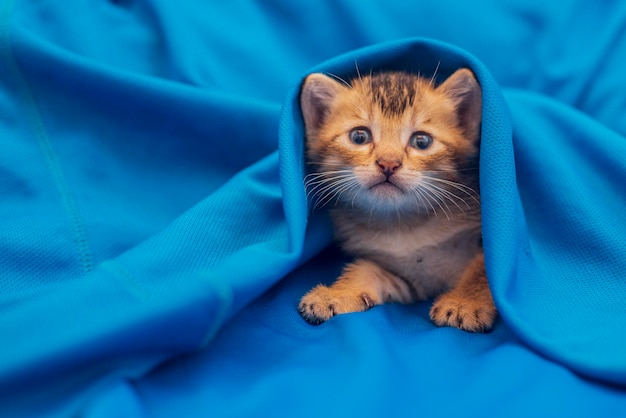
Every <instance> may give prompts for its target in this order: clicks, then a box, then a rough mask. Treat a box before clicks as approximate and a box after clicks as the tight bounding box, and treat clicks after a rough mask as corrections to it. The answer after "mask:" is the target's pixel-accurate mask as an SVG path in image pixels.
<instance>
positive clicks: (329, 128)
mask: <svg viewBox="0 0 626 418" xmlns="http://www.w3.org/2000/svg"><path fill="white" fill-rule="evenodd" d="M300 101H301V108H302V113H303V115H304V119H305V127H306V136H307V154H308V157H309V160H310V162H311V163H312V164H313V165H314V166H315V172H314V173H312V174H310V175H309V176H308V178H307V189H308V192H309V193H310V194H312V195H315V196H316V198H317V200H318V203H321V204H326V203H335V202H336V203H339V204H343V205H345V204H349V205H351V206H352V207H354V208H357V209H362V210H364V211H368V212H376V213H378V212H398V211H400V212H420V211H421V212H422V213H424V212H437V211H438V210H439V208H441V209H442V210H443V211H444V212H445V208H446V207H447V208H450V207H453V206H457V207H460V206H461V205H463V204H467V203H465V202H464V201H466V200H467V199H468V198H469V195H470V194H472V192H473V191H472V192H470V190H471V189H469V188H468V186H467V185H465V184H463V183H464V181H463V180H464V176H466V175H467V174H468V172H469V171H470V170H469V169H476V168H477V164H478V162H477V158H476V157H477V153H478V141H479V137H480V132H479V131H480V121H481V94H480V87H479V86H478V83H477V82H476V79H475V78H474V76H473V74H472V73H471V72H470V71H469V70H467V69H461V70H458V71H457V72H456V73H454V74H453V75H452V76H450V77H449V78H448V79H447V80H446V81H445V82H444V83H443V84H441V85H440V86H439V87H435V86H433V85H432V82H431V81H430V80H425V79H422V78H418V77H417V76H415V75H409V74H405V73H381V74H378V75H374V76H373V77H370V76H365V77H362V78H360V77H359V78H357V79H355V80H353V81H352V82H351V83H350V85H347V84H346V83H342V82H341V81H338V80H335V79H333V78H330V77H328V76H325V75H323V74H312V75H310V76H308V77H307V79H306V80H305V82H304V85H303V87H302V94H301V99H300ZM471 172H472V173H474V175H475V173H476V172H475V170H473V171H471Z"/></svg>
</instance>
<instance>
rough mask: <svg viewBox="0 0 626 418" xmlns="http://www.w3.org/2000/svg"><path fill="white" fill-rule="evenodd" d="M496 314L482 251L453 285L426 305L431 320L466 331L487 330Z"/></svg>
mask: <svg viewBox="0 0 626 418" xmlns="http://www.w3.org/2000/svg"><path fill="white" fill-rule="evenodd" d="M496 315H497V311H496V306H495V305H494V303H493V298H492V297H491V291H490V290H489V284H488V283H487V276H486V274H485V257H484V255H483V253H482V252H481V253H480V254H479V255H477V256H476V258H474V259H473V260H472V262H471V263H470V264H469V265H468V266H467V268H466V269H465V271H464V272H463V275H462V276H461V279H460V280H459V282H458V283H457V285H456V286H455V287H454V288H453V289H452V290H450V291H449V292H447V293H444V294H443V295H441V296H439V297H438V298H437V300H435V303H434V304H433V306H432V308H431V309H430V318H431V319H432V321H433V322H434V323H435V324H437V325H439V326H452V327H456V328H460V329H462V330H465V331H470V332H485V331H488V330H489V329H491V327H492V326H493V322H494V321H495V319H496Z"/></svg>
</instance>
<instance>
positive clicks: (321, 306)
mask: <svg viewBox="0 0 626 418" xmlns="http://www.w3.org/2000/svg"><path fill="white" fill-rule="evenodd" d="M374 305H375V302H374V301H373V299H372V297H371V296H370V295H368V294H367V293H360V294H349V293H347V292H340V291H336V290H334V289H331V288H328V287H326V286H323V285H319V286H317V287H315V288H313V289H312V290H311V291H310V292H309V293H307V294H306V295H304V297H303V298H302V300H301V301H300V304H299V305H298V312H299V313H300V315H301V316H302V318H303V319H304V320H305V321H306V322H308V323H309V324H312V325H319V324H321V323H323V322H326V321H328V320H329V319H330V318H332V317H333V316H335V315H338V314H343V313H349V312H361V311H365V310H367V309H369V308H371V307H372V306H374Z"/></svg>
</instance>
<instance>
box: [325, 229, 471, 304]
mask: <svg viewBox="0 0 626 418" xmlns="http://www.w3.org/2000/svg"><path fill="white" fill-rule="evenodd" d="M336 231H337V235H338V239H339V240H340V242H342V245H343V248H344V250H346V251H347V252H349V253H351V254H352V255H355V256H357V257H364V258H367V259H370V260H372V261H375V262H377V263H378V264H380V265H381V266H382V267H384V268H386V269H388V270H389V271H391V272H392V273H394V274H396V275H398V276H401V277H402V278H404V279H406V280H410V281H411V282H413V283H414V284H415V285H416V286H417V287H418V288H419V289H421V290H422V291H423V293H424V294H423V297H430V296H433V295H434V294H437V293H439V292H441V291H442V290H444V289H446V288H448V287H451V286H452V285H453V284H454V283H455V282H456V281H457V280H458V279H459V277H460V275H461V273H462V271H463V270H464V268H465V267H466V266H467V264H468V263H469V262H470V260H471V259H472V258H473V257H474V256H475V255H476V254H477V253H478V252H479V251H480V250H481V243H480V237H481V235H480V221H479V220H478V219H470V220H468V221H467V222H463V223H460V224H452V223H449V222H447V221H446V220H433V221H430V222H426V223H424V224H422V225H419V226H416V227H414V228H393V227H390V228H389V229H387V230H385V229H383V230H380V229H379V230H372V229H368V228H363V227H359V226H356V225H352V227H348V228H346V227H345V225H344V227H338V228H336Z"/></svg>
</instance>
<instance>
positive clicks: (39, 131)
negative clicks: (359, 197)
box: [0, 0, 626, 417]
mask: <svg viewBox="0 0 626 418" xmlns="http://www.w3.org/2000/svg"><path fill="white" fill-rule="evenodd" d="M422 3H423V4H419V2H409V1H406V2H403V1H396V2H363V1H357V0H343V1H336V2H332V3H331V2H299V1H287V0H283V1H279V0H273V1H269V0H268V1H264V2H252V1H223V2H206V1H201V0H187V1H181V2H175V1H171V0H117V1H104V0H100V1H85V0H64V1H62V2H60V1H58V0H40V1H36V2H35V1H31V2H28V1H16V0H4V1H2V2H0V222H1V224H0V225H1V227H0V335H1V336H2V343H1V344H0V416H2V417H5V416H6V417H31V416H61V417H66V416H67V417H69V416H86V417H117V416H123V417H179V416H180V417H209V416H211V417H212V416H218V417H222V416H232V417H253V416H285V417H294V416H331V417H332V416H416V415H425V416H481V417H482V416H524V417H527V416H568V417H577V416H580V417H589V416H626V303H625V302H626V193H625V191H626V138H625V137H626V117H625V115H626V94H624V92H626V77H625V76H624V75H623V69H624V68H625V67H626V32H625V29H624V28H626V3H625V2H623V1H617V0H616V1H604V2H591V1H585V0H580V1H575V0H572V1H558V2H551V3H550V2H545V1H539V0H530V1H529V0H523V1H522V0H507V1H500V0H478V1H474V2H466V1H461V0H445V1H439V2H422ZM434 39H436V40H434ZM356 65H358V68H359V69H360V70H361V72H369V71H370V70H374V71H375V70H381V69H404V70H412V71H420V72H421V73H422V74H432V73H433V72H434V71H435V69H436V68H439V70H438V74H440V76H441V77H444V76H445V75H447V74H449V73H450V72H452V71H453V70H454V69H455V68H458V67H460V66H469V67H471V68H472V69H473V70H474V72H475V73H476V74H477V76H478V78H479V80H480V83H481V86H482V88H483V95H484V97H483V100H484V109H483V129H482V144H481V162H480V164H481V194H482V201H483V217H484V220H483V235H484V245H485V257H486V265H487V272H488V276H489V278H490V280H491V286H492V291H493V294H494V298H495V301H496V304H497V306H498V308H499V311H500V313H501V316H500V319H499V320H498V322H497V323H496V326H495V328H494V329H493V331H492V332H491V333H488V334H484V335H481V334H469V333H465V332H463V331H459V330H457V329H452V328H437V327H435V326H434V325H432V323H431V322H430V321H429V319H428V308H429V303H420V304H414V305H397V304H391V305H385V306H380V307H376V308H374V309H371V310H370V311H368V312H364V313H359V314H349V315H341V316H338V317H335V318H333V319H332V320H330V321H328V322H327V323H325V324H323V325H321V326H319V327H313V326H310V325H308V324H307V323H305V322H304V321H303V320H302V319H301V318H300V317H299V315H298V313H297V311H296V307H297V304H298V301H299V298H300V297H301V296H302V295H303V294H304V293H305V292H306V291H307V290H308V289H310V287H311V286H313V285H315V284H316V283H319V282H325V283H330V282H332V281H333V280H334V278H335V277H336V276H337V274H338V273H339V271H340V269H341V266H342V264H343V263H344V262H345V261H346V259H345V258H344V256H342V254H341V252H340V251H339V250H338V249H337V248H336V247H335V246H334V245H333V244H332V238H331V237H332V231H331V228H330V225H329V222H328V220H327V218H326V216H325V215H324V213H323V212H316V213H314V214H313V215H312V216H308V209H307V202H306V198H305V194H304V189H303V185H302V179H303V175H304V169H305V168H304V163H303V154H302V150H303V132H302V121H301V115H300V111H299V109H298V106H297V93H298V87H299V83H300V82H301V80H302V78H303V77H304V76H305V75H306V74H307V73H309V72H311V71H328V72H332V73H334V74H339V75H342V76H347V77H348V76H351V75H354V74H355V73H356Z"/></svg>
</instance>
